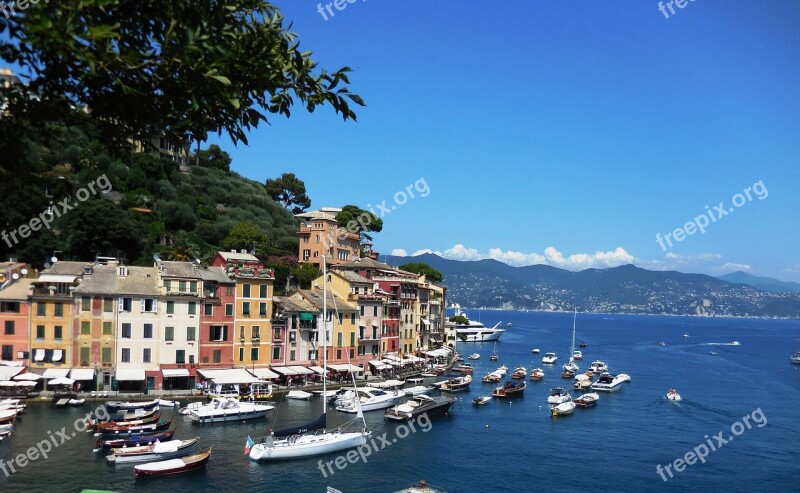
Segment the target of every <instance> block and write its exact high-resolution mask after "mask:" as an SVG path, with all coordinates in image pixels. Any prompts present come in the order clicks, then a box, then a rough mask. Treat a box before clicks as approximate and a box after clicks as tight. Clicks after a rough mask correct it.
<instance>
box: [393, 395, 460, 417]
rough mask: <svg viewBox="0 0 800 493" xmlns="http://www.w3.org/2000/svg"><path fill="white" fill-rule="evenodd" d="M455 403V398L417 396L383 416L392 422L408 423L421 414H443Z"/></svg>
mask: <svg viewBox="0 0 800 493" xmlns="http://www.w3.org/2000/svg"><path fill="white" fill-rule="evenodd" d="M455 401H456V398H455V397H453V396H447V395H440V396H437V397H430V396H427V395H418V396H415V397H412V398H411V399H409V400H407V401H406V402H404V403H402V404H398V405H396V406H394V407H391V408H389V409H387V410H386V412H385V413H384V415H383V416H384V417H385V418H386V419H390V420H392V421H408V420H411V419H414V418H415V417H417V416H419V415H422V414H425V415H433V414H437V413H438V414H444V413H446V412H447V410H448V409H450V406H452V405H453V403H454V402H455Z"/></svg>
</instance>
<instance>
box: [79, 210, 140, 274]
mask: <svg viewBox="0 0 800 493" xmlns="http://www.w3.org/2000/svg"><path fill="white" fill-rule="evenodd" d="M64 221H65V224H64V233H65V235H64V237H65V242H66V249H67V252H68V254H69V255H70V256H72V255H75V254H79V255H80V257H79V258H80V259H86V260H89V259H94V258H95V256H96V255H104V256H112V257H124V258H127V259H131V260H133V259H137V258H138V257H139V254H140V252H141V250H142V246H143V244H142V237H143V232H142V229H141V227H140V226H139V224H138V223H137V221H136V219H135V218H134V216H133V213H132V212H130V211H127V210H125V209H121V208H119V207H117V206H116V205H114V203H112V202H110V201H108V200H103V199H95V200H89V201H86V202H83V203H81V204H80V205H79V206H77V207H75V209H74V210H72V211H69V212H68V213H67V214H66V215H65V216H64Z"/></svg>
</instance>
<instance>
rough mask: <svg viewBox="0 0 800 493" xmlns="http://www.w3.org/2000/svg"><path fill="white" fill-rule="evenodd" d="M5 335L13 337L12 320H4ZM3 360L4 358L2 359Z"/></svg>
mask: <svg viewBox="0 0 800 493" xmlns="http://www.w3.org/2000/svg"><path fill="white" fill-rule="evenodd" d="M5 334H6V335H7V336H13V335H14V321H13V320H6V330H5ZM3 359H5V358H3Z"/></svg>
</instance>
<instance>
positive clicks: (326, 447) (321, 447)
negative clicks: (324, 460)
mask: <svg viewBox="0 0 800 493" xmlns="http://www.w3.org/2000/svg"><path fill="white" fill-rule="evenodd" d="M369 436H370V433H368V432H352V433H322V434H319V435H303V436H299V437H297V438H296V439H294V440H291V439H281V440H275V441H274V442H273V444H272V445H271V446H269V445H267V444H265V443H257V444H255V445H253V447H252V448H251V449H250V458H251V459H253V460H285V459H297V458H301V457H312V456H315V455H323V454H328V453H331V452H338V451H339V450H346V449H350V448H353V447H358V446H359V445H364V444H365V443H367V439H368V438H369Z"/></svg>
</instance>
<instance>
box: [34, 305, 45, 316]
mask: <svg viewBox="0 0 800 493" xmlns="http://www.w3.org/2000/svg"><path fill="white" fill-rule="evenodd" d="M45 315H47V303H42V302H39V303H36V316H38V317H44V316H45Z"/></svg>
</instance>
